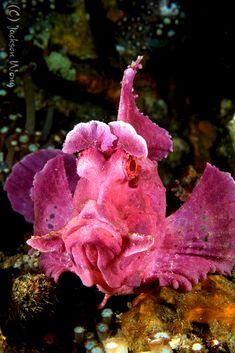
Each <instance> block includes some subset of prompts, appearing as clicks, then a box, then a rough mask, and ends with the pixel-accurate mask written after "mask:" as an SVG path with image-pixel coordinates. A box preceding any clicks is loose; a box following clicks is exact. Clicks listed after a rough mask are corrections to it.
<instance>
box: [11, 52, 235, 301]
mask: <svg viewBox="0 0 235 353" xmlns="http://www.w3.org/2000/svg"><path fill="white" fill-rule="evenodd" d="M140 60H141V57H139V58H138V59H137V61H136V62H135V63H132V65H131V66H130V67H129V68H128V69H127V70H126V71H125V73H124V77H123V81H122V89H121V98H120V104H119V112H118V121H116V122H111V123H109V124H105V123H102V122H99V121H91V122H89V123H80V124H78V125H76V126H75V127H74V129H73V130H72V131H70V132H69V133H68V135H67V137H66V140H65V143H64V146H63V152H60V151H53V152H52V151H46V150H44V151H40V152H36V153H34V154H32V155H30V156H28V157H25V158H24V159H23V160H22V161H21V162H19V163H18V164H17V165H16V166H15V167H14V170H13V172H12V174H11V175H10V176H9V178H8V180H7V182H6V184H5V190H6V191H7V193H8V196H9V199H10V201H11V203H12V206H13V208H14V209H15V210H16V211H18V212H20V213H21V214H23V215H24V216H25V218H26V220H28V221H33V222H34V236H32V237H31V239H29V240H28V244H29V245H31V246H32V248H34V249H38V250H39V251H40V252H41V264H42V267H43V268H44V270H45V272H46V273H47V274H48V275H49V276H52V277H53V278H54V279H55V280H57V279H58V277H59V275H60V274H61V273H62V272H63V271H72V272H74V273H76V274H77V275H78V276H79V277H80V278H81V280H82V281H83V283H84V284H85V285H86V286H92V285H97V286H98V288H99V289H100V290H101V291H103V292H104V293H106V296H107V295H112V294H126V293H132V292H133V291H134V289H135V288H137V287H139V286H141V284H146V283H149V282H153V281H157V282H158V283H159V284H160V285H161V286H164V285H171V286H173V287H174V288H178V287H181V288H184V289H185V290H190V289H191V287H192V285H193V284H195V283H197V281H198V280H200V279H201V278H204V277H205V276H206V274H207V273H209V272H214V271H218V272H220V273H224V274H227V273H229V271H230V270H231V268H232V265H233V264H234V254H235V249H234V240H235V230H234V229H235V228H234V227H235V208H234V201H235V183H234V180H233V179H232V178H231V176H230V175H229V174H228V173H223V172H220V171H219V170H218V169H217V168H215V167H212V166H210V165H208V166H207V168H206V170H205V173H204V174H203V176H202V178H201V180H200V181H199V183H198V185H197V186H196V188H195V190H194V191H193V193H192V195H191V197H190V198H189V199H188V200H187V202H186V203H185V204H184V205H183V206H182V207H181V208H180V209H179V210H178V211H177V212H176V213H175V214H173V215H172V216H170V217H169V218H165V207H166V203H165V188H164V186H163V185H162V182H161V180H160V178H159V175H158V172H157V160H160V159H161V158H163V157H166V156H167V154H168V153H169V152H170V151H171V150H172V141H171V138H170V136H169V134H168V132H167V131H166V130H164V129H162V128H160V127H158V126H157V125H156V124H154V123H152V122H151V120H150V119H149V118H148V117H146V116H144V115H143V114H142V113H140V112H139V110H138V108H137V107H136V103H135V96H134V95H133V93H132V86H133V80H134V77H135V74H136V72H137V69H138V68H140ZM74 154H76V156H77V157H75V156H74ZM22 176H23V178H22Z"/></svg>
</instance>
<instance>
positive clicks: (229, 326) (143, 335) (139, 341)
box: [120, 275, 235, 353]
mask: <svg viewBox="0 0 235 353" xmlns="http://www.w3.org/2000/svg"><path fill="white" fill-rule="evenodd" d="M234 290H235V286H234V284H232V283H231V282H229V281H228V280H227V279H225V278H224V277H222V276H219V275H213V276H212V275H211V276H209V277H208V279H206V280H204V281H202V282H201V283H200V284H198V285H197V286H195V288H194V289H193V290H192V291H191V292H189V293H178V292H176V291H174V290H172V289H170V288H162V289H161V290H160V291H153V292H149V293H145V294H143V295H140V296H139V297H137V298H135V299H134V301H133V305H132V308H131V309H130V310H129V311H128V312H127V313H124V314H122V315H121V318H120V319H121V334H122V335H123V336H124V338H125V339H126V341H127V342H128V348H129V349H130V350H131V351H134V352H141V351H144V350H149V344H150V345H151V342H153V341H154V339H155V340H156V335H159V333H160V332H162V333H165V335H168V337H169V338H168V339H167V342H168V344H169V345H170V347H171V348H172V349H173V350H174V351H175V349H176V351H177V352H179V353H183V352H189V351H190V349H191V350H192V351H197V348H198V350H199V351H200V352H204V351H205V352H206V351H207V352H220V351H223V350H222V348H223V347H225V346H230V352H233V351H234V337H235V336H234V335H235V324H234V323H235V295H234V293H235V292H234ZM200 346H201V347H204V350H203V349H201V350H200V349H199V347H200ZM216 346H217V348H216ZM206 349H207V350H206ZM217 349H218V350H217ZM220 349H221V350H220ZM226 352H229V351H227V350H226Z"/></svg>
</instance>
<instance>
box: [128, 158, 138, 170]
mask: <svg viewBox="0 0 235 353" xmlns="http://www.w3.org/2000/svg"><path fill="white" fill-rule="evenodd" d="M136 167H137V163H136V161H135V160H134V159H132V160H131V161H130V162H129V170H130V171H131V172H135V170H136Z"/></svg>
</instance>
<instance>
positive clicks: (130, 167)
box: [125, 156, 140, 180]
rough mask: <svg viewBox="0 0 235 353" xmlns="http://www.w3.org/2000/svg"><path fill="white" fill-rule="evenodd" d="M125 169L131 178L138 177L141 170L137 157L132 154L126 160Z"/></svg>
mask: <svg viewBox="0 0 235 353" xmlns="http://www.w3.org/2000/svg"><path fill="white" fill-rule="evenodd" d="M125 169H126V174H127V177H128V179H129V180H132V179H134V178H136V176H137V175H138V174H139V171H140V165H139V164H138V162H137V160H136V158H134V157H132V156H130V157H129V158H128V159H127V161H126V165H125Z"/></svg>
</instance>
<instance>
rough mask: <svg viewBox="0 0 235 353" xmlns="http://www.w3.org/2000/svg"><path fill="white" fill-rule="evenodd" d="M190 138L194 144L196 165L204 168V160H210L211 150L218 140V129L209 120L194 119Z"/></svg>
mask: <svg viewBox="0 0 235 353" xmlns="http://www.w3.org/2000/svg"><path fill="white" fill-rule="evenodd" d="M189 140H190V142H191V143H192V145H193V149H194V156H195V165H196V166H197V167H199V168H201V169H202V165H203V161H208V162H209V161H210V160H211V156H210V150H211V148H212V146H213V144H214V142H215V140H216V129H215V126H213V125H212V124H211V123H210V122H209V121H203V120H202V121H200V120H199V121H196V122H195V121H192V122H191V124H190V135H189Z"/></svg>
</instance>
